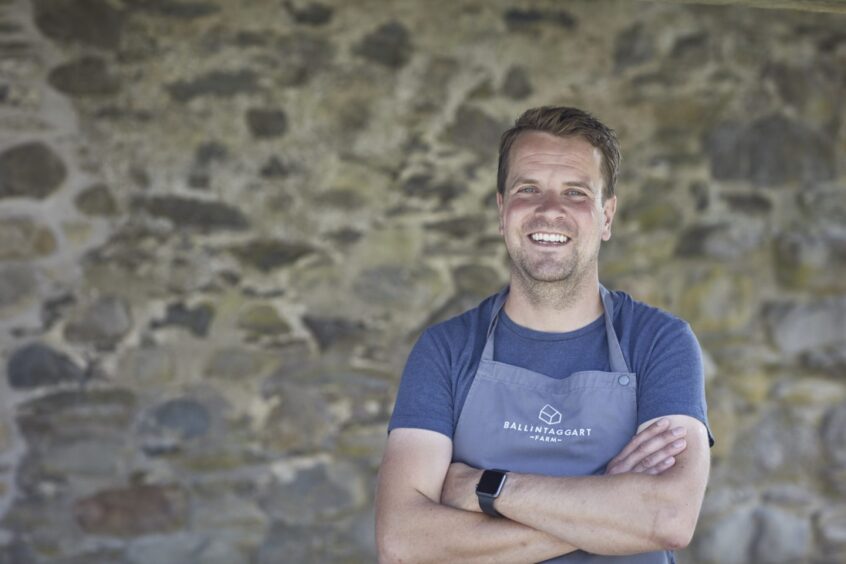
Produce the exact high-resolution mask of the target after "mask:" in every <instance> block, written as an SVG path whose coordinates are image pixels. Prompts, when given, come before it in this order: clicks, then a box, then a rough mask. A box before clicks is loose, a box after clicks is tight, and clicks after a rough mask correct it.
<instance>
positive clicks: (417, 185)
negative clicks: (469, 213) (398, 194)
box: [402, 174, 466, 206]
mask: <svg viewBox="0 0 846 564" xmlns="http://www.w3.org/2000/svg"><path fill="white" fill-rule="evenodd" d="M402 190H403V192H404V193H405V194H406V195H408V196H413V197H417V198H424V199H428V198H436V199H437V200H438V202H439V203H440V205H442V206H443V205H446V204H448V203H449V202H451V201H452V200H454V199H455V198H457V197H458V196H460V195H461V194H463V193H464V192H466V188H465V187H464V186H462V185H460V184H456V183H454V182H435V181H434V179H433V178H432V177H431V176H430V175H428V174H415V175H413V176H410V177H409V178H408V179H407V180H406V181H405V182H404V183H403V185H402Z"/></svg>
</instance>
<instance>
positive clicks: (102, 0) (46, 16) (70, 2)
mask: <svg viewBox="0 0 846 564" xmlns="http://www.w3.org/2000/svg"><path fill="white" fill-rule="evenodd" d="M33 4H34V6H33V7H34V13H35V23H36V25H37V26H38V29H40V30H41V32H42V33H43V34H44V35H46V36H47V37H49V38H50V39H54V40H57V41H63V42H64V41H67V42H78V43H82V44H84V45H90V46H92V47H100V48H103V49H115V48H117V47H118V46H119V45H120V41H121V35H122V33H123V29H124V24H125V14H124V12H123V11H122V10H119V9H117V8H116V7H115V4H114V3H112V2H109V1H108V0H35V1H34V2H33Z"/></svg>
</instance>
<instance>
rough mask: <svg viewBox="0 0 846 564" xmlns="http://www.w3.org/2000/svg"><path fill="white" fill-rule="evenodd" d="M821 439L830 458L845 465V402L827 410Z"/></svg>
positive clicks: (840, 464)
mask: <svg viewBox="0 0 846 564" xmlns="http://www.w3.org/2000/svg"><path fill="white" fill-rule="evenodd" d="M822 439H823V444H824V445H825V449H826V452H828V456H829V457H830V459H831V460H832V461H834V462H835V463H836V464H837V465H839V466H844V467H846V404H841V405H839V406H837V407H835V408H832V409H831V410H830V411H829V412H828V414H827V415H826V417H825V422H824V424H823V427H822Z"/></svg>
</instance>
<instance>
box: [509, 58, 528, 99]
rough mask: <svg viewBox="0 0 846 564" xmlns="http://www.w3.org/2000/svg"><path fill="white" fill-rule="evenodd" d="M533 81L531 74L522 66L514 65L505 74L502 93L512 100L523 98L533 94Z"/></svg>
mask: <svg viewBox="0 0 846 564" xmlns="http://www.w3.org/2000/svg"><path fill="white" fill-rule="evenodd" d="M533 91H534V90H533V89H532V83H531V82H530V81H529V74H528V73H527V72H526V69H525V68H524V67H521V66H513V67H511V68H510V69H508V72H507V73H506V74H505V80H503V82H502V93H503V94H504V95H505V96H508V97H509V98H511V99H512V100H523V99H525V98H528V97H529V96H531V95H532V92H533Z"/></svg>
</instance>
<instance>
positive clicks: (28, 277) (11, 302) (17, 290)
mask: <svg viewBox="0 0 846 564" xmlns="http://www.w3.org/2000/svg"><path fill="white" fill-rule="evenodd" d="M36 288H37V282H36V279H35V273H34V272H33V270H32V268H30V267H29V266H27V265H10V266H3V267H0V314H2V313H5V311H16V310H18V309H20V308H22V307H24V306H25V305H26V304H27V303H30V302H32V301H33V300H34V298H35V296H36V293H35V289H36Z"/></svg>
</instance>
